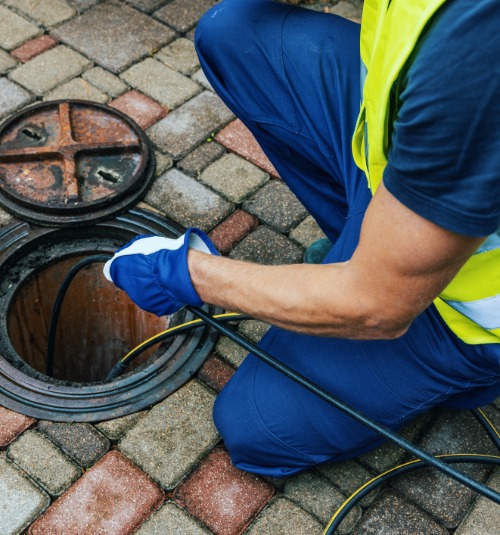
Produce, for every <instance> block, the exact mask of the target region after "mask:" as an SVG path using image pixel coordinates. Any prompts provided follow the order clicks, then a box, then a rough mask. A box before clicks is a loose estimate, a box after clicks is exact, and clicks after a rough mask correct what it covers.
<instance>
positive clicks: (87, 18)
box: [52, 2, 176, 73]
mask: <svg viewBox="0 0 500 535" xmlns="http://www.w3.org/2000/svg"><path fill="white" fill-rule="evenodd" d="M52 33H53V35H55V36H56V37H57V38H58V39H60V40H61V41H63V42H65V43H67V44H69V45H70V46H71V47H73V48H74V49H76V50H79V51H80V52H82V53H83V54H85V55H86V56H87V57H89V58H91V59H93V60H94V61H95V62H96V63H98V64H99V65H101V66H102V67H105V68H106V69H108V70H110V71H112V72H114V73H117V72H121V71H122V70H124V69H126V68H127V67H128V66H129V65H131V64H132V63H134V62H136V61H137V60H139V59H141V58H143V57H145V56H146V55H148V54H151V53H152V52H153V51H155V50H157V49H158V48H159V47H161V46H164V45H166V44H167V43H169V42H170V41H172V40H173V39H174V38H175V35H176V34H175V32H174V31H172V30H171V29H170V28H167V27H166V26H164V25H163V24H160V23H159V22H158V21H155V20H153V19H152V18H151V17H148V16H147V15H144V14H143V13H140V12H139V11H137V10H135V9H133V8H131V7H128V6H127V5H125V4H123V3H118V2H104V3H102V4H98V5H96V6H94V7H92V8H90V9H89V10H88V11H85V12H84V13H83V14H82V15H80V16H79V17H75V18H73V19H71V20H70V21H68V22H65V23H64V24H62V25H61V26H59V27H58V28H57V29H55V30H53V32H52Z"/></svg>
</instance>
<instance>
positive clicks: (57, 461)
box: [7, 430, 82, 496]
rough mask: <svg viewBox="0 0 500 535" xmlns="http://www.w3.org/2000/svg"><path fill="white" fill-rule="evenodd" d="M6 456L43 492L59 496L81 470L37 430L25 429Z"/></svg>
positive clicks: (78, 475)
mask: <svg viewBox="0 0 500 535" xmlns="http://www.w3.org/2000/svg"><path fill="white" fill-rule="evenodd" d="M7 455H8V457H9V458H10V459H11V460H12V461H14V462H15V463H16V464H17V465H18V466H20V467H21V468H22V469H23V470H24V471H25V472H26V473H27V474H29V475H30V476H31V477H32V478H33V479H34V480H35V481H36V482H37V483H38V484H39V485H40V486H41V487H42V488H43V489H44V490H45V491H46V492H48V493H49V494H51V495H52V496H59V495H61V494H62V492H63V491H64V490H66V489H67V488H68V487H69V486H70V485H71V484H72V483H73V482H74V481H76V480H77V479H78V478H79V477H80V475H81V473H82V471H81V470H80V468H78V467H77V466H76V465H75V464H74V463H72V462H71V461H70V460H69V459H68V458H67V457H66V456H65V455H64V454H63V453H62V452H61V451H60V450H59V449H58V448H56V446H54V444H53V443H52V442H50V440H48V439H47V438H45V437H44V436H43V435H42V434H41V433H39V432H38V431H34V430H31V431H26V432H25V433H23V434H22V435H21V436H20V437H19V438H18V439H17V440H16V441H15V442H14V443H12V444H11V445H10V446H9V449H8V450H7Z"/></svg>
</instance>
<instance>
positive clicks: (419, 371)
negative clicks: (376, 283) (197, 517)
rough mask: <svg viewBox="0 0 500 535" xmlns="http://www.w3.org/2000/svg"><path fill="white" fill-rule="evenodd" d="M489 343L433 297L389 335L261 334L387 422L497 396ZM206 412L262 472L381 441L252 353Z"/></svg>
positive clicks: (354, 226) (347, 244)
mask: <svg viewBox="0 0 500 535" xmlns="http://www.w3.org/2000/svg"><path fill="white" fill-rule="evenodd" d="M361 220H362V215H358V216H353V217H351V218H349V219H348V220H347V223H346V225H345V228H344V231H343V232H342V234H341V235H340V237H339V239H338V240H337V242H336V243H335V245H334V247H333V249H332V250H331V251H330V253H329V255H328V256H327V258H326V259H325V261H326V262H335V261H338V260H339V259H341V258H344V257H349V256H350V254H351V253H352V248H353V247H355V245H356V243H357V239H358V235H359V228H360V225H361ZM373 275H374V276H376V274H375V273H374V274H373ZM493 346H495V344H489V345H486V346H483V347H481V346H471V345H467V344H464V343H462V342H461V341H460V340H458V339H457V338H456V337H455V336H454V335H453V333H451V332H450V330H449V329H448V327H447V326H446V325H445V324H444V322H443V321H442V319H441V318H440V316H439V314H438V313H437V311H436V309H435V308H434V307H433V306H432V307H430V308H429V309H427V310H426V311H425V312H423V313H422V314H421V315H420V316H419V317H417V318H416V320H415V321H414V322H413V324H412V325H411V327H410V329H409V330H408V332H407V333H406V334H405V335H404V336H402V337H400V338H398V339H395V340H387V341H383V340H382V341H353V340H343V339H336V338H322V337H315V336H308V335H303V334H298V333H292V332H289V331H285V330H282V329H278V328H274V327H273V328H271V329H270V331H269V332H268V334H267V335H266V336H265V337H264V339H263V340H262V342H261V347H263V348H264V349H265V350H267V351H268V352H269V353H271V354H272V355H274V356H275V357H277V358H278V359H279V360H281V361H282V362H284V363H286V364H287V365H288V366H290V367H291V368H293V369H295V370H297V371H298V372H300V373H301V374H302V375H304V376H305V377H307V378H309V379H310V380H312V381H313V382H315V383H317V384H318V385H320V386H321V387H323V388H325V389H326V390H328V391H329V392H331V393H332V394H334V395H335V396H337V397H338V398H340V399H341V400H343V401H344V402H346V403H348V404H349V405H351V406H352V407H355V408H357V409H358V410H360V411H361V412H363V413H364V414H365V415H366V416H368V417H371V418H372V419H373V420H375V421H377V422H379V423H382V424H384V425H387V426H389V427H390V428H392V429H394V430H397V429H399V428H400V427H402V426H403V425H405V424H407V423H409V422H410V421H411V420H412V419H413V418H415V417H416V416H417V415H418V414H420V413H422V412H424V411H426V410H428V409H429V408H431V407H433V406H436V405H448V406H454V407H462V408H468V407H474V406H478V405H482V404H487V403H489V402H491V401H493V400H494V399H495V398H496V397H497V396H499V395H500V372H499V370H500V351H498V346H497V347H496V349H495V348H494V347H493ZM214 420H215V423H216V426H217V428H218V429H219V431H220V433H221V435H222V437H223V439H224V441H225V444H226V446H227V448H228V450H229V453H230V455H231V458H232V460H233V462H234V464H235V465H236V466H237V467H239V468H241V469H245V470H248V471H252V472H256V473H260V474H264V475H271V476H283V475H287V474H291V473H294V472H296V471H299V470H303V469H305V468H308V467H310V466H312V465H315V464H318V463H322V462H325V461H330V460H337V461H340V460H344V459H347V458H353V457H357V456H358V455H360V454H362V453H364V452H366V451H368V450H370V449H372V448H374V447H375V446H377V445H378V444H379V443H380V442H381V440H380V438H379V437H378V436H377V435H376V434H375V433H373V432H371V431H370V430H369V429H368V428H367V427H365V426H363V425H361V424H359V423H357V422H355V421H354V420H352V419H351V418H350V417H349V416H346V415H345V414H343V413H341V412H340V411H339V410H337V409H335V408H334V407H332V406H331V405H329V404H327V403H326V402H324V401H322V400H321V399H319V398H318V397H317V396H315V395H314V394H312V393H310V392H309V391H307V390H305V389H304V388H303V387H301V386H299V385H298V384H296V383H294V382H293V381H291V380H290V379H288V378H286V377H285V376H284V375H282V374H281V373H279V372H277V371H276V370H274V369H272V368H271V367H269V366H268V365H266V364H264V363H262V362H261V361H259V360H258V359H257V358H255V357H254V356H252V355H250V356H248V357H247V358H246V359H245V361H244V362H243V364H242V365H241V366H240V368H239V369H238V370H237V371H236V373H235V374H234V376H233V377H232V378H231V380H230V381H229V382H228V384H227V385H226V386H225V388H224V389H223V390H222V392H221V393H220V394H219V396H218V398H217V400H216V404H215V408H214Z"/></svg>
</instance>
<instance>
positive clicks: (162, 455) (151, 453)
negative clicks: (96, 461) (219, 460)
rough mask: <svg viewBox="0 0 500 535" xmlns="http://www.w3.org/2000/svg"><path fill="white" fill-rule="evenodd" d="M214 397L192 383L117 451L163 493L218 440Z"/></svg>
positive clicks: (156, 409) (154, 412)
mask: <svg viewBox="0 0 500 535" xmlns="http://www.w3.org/2000/svg"><path fill="white" fill-rule="evenodd" d="M214 400H215V394H213V393H212V392H211V391H209V390H208V389H207V388H205V387H204V386H203V385H202V384H201V383H199V382H198V381H196V380H192V381H190V382H189V383H188V384H187V385H185V386H184V387H182V388H181V389H180V390H178V391H177V392H175V393H174V394H172V395H171V396H169V397H168V398H167V399H166V400H165V401H163V402H162V403H160V404H158V405H156V406H155V407H154V408H153V409H151V411H150V412H149V413H148V414H147V415H146V416H145V417H144V418H143V419H142V420H141V421H140V422H139V423H138V424H137V425H135V426H134V427H133V428H132V429H131V430H130V431H128V433H127V434H126V435H125V437H124V438H123V439H122V440H121V441H120V442H119V444H118V447H119V449H120V451H121V452H122V453H123V454H124V455H126V456H127V457H128V458H129V459H130V460H131V461H132V462H134V463H135V464H137V466H139V467H140V468H142V469H143V470H144V471H145V472H146V473H147V474H149V476H150V477H152V478H153V479H154V480H155V481H157V482H158V483H159V484H160V485H161V486H162V487H164V488H165V489H167V490H170V489H173V488H174V487H175V486H176V485H177V483H178V482H179V481H180V479H181V478H182V477H183V476H184V475H185V474H186V473H187V472H188V471H189V470H190V469H191V468H192V467H193V466H194V464H195V463H196V462H197V461H198V460H199V459H200V458H201V457H202V456H203V455H204V454H205V453H206V452H207V451H209V450H210V449H211V448H213V446H214V445H215V444H216V442H217V440H218V438H219V437H218V434H217V431H216V429H215V426H214V424H213V422H212V406H213V403H214Z"/></svg>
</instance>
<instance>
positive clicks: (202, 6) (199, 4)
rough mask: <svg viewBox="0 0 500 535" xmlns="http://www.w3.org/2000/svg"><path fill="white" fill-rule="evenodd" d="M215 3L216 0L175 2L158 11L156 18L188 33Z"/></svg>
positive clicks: (183, 0) (174, 0) (176, 0)
mask: <svg viewBox="0 0 500 535" xmlns="http://www.w3.org/2000/svg"><path fill="white" fill-rule="evenodd" d="M215 3H216V2H215V0H173V1H172V2H169V3H168V4H167V5H166V6H165V7H162V8H161V9H159V10H158V11H156V13H155V17H157V18H159V19H160V20H162V21H163V22H166V23H167V24H168V25H169V26H172V28H175V29H176V30H177V31H179V32H187V31H188V30H190V29H191V28H193V26H195V24H196V23H197V22H198V21H199V20H200V18H201V16H202V15H203V13H205V11H207V9H209V8H210V7H212V6H213V5H214V4H215Z"/></svg>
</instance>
